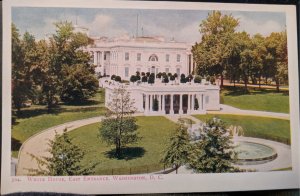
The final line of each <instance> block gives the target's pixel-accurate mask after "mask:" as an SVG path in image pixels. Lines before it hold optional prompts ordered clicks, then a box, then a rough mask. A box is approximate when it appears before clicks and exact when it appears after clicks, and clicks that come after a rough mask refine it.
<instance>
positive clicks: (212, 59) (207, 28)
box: [192, 11, 239, 86]
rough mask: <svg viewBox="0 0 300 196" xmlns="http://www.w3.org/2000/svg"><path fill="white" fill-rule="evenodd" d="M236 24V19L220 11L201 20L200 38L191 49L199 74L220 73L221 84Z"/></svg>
mask: <svg viewBox="0 0 300 196" xmlns="http://www.w3.org/2000/svg"><path fill="white" fill-rule="evenodd" d="M238 25H239V21H238V19H235V18H234V17H233V16H232V15H226V14H225V15H223V14H222V13H221V12H220V11H213V12H211V13H209V14H208V17H207V18H206V19H205V20H203V21H202V22H201V24H200V33H201V34H202V40H201V43H199V44H195V46H194V47H193V49H192V52H193V56H194V58H195V59H194V60H195V62H196V65H197V68H196V69H197V71H198V74H199V75H203V72H205V74H208V75H220V76H221V86H223V77H224V73H225V71H226V67H227V65H228V60H229V58H230V57H231V54H232V48H233V45H232V40H233V38H234V32H235V29H236V27H237V26H238ZM201 72H202V73H201Z"/></svg>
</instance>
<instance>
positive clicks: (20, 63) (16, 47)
mask: <svg viewBox="0 0 300 196" xmlns="http://www.w3.org/2000/svg"><path fill="white" fill-rule="evenodd" d="M35 58H36V54H35V39H34V37H33V36H32V35H31V34H29V33H28V32H26V33H25V34H24V36H23V39H21V38H20V34H19V30H18V29H17V28H16V26H15V25H14V24H12V101H13V106H14V107H15V108H16V109H17V110H18V112H20V109H21V107H22V105H23V104H24V102H25V101H26V100H28V99H30V98H32V94H33V90H32V85H33V82H32V78H31V62H33V61H35Z"/></svg>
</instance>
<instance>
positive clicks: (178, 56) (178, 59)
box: [177, 54, 180, 62]
mask: <svg viewBox="0 0 300 196" xmlns="http://www.w3.org/2000/svg"><path fill="white" fill-rule="evenodd" d="M177 62H180V54H177Z"/></svg>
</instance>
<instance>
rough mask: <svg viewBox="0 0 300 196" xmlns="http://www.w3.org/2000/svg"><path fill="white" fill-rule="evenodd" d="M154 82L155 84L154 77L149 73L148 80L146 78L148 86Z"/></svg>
mask: <svg viewBox="0 0 300 196" xmlns="http://www.w3.org/2000/svg"><path fill="white" fill-rule="evenodd" d="M154 82H155V75H154V74H153V73H151V74H150V76H149V78H148V83H149V84H154Z"/></svg>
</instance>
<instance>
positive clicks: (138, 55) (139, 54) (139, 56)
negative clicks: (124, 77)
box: [136, 53, 142, 61]
mask: <svg viewBox="0 0 300 196" xmlns="http://www.w3.org/2000/svg"><path fill="white" fill-rule="evenodd" d="M141 56H142V55H141V53H137V56H136V60H137V61H141Z"/></svg>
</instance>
